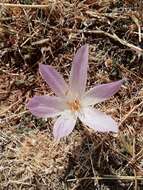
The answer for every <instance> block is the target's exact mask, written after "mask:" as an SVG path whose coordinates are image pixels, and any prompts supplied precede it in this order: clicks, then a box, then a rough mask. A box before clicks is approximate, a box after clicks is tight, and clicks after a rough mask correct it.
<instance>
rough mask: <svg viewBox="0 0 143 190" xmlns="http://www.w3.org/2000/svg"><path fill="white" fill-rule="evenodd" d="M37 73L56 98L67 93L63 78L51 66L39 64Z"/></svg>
mask: <svg viewBox="0 0 143 190" xmlns="http://www.w3.org/2000/svg"><path fill="white" fill-rule="evenodd" d="M39 71H40V73H41V75H42V77H43V79H44V80H45V81H46V82H47V83H48V85H49V86H50V88H51V89H52V90H53V92H54V93H55V94H56V95H57V96H64V95H65V93H66V92H67V91H68V87H67V84H66V82H65V81H64V79H63V77H62V76H61V75H60V74H59V73H58V72H57V71H56V70H55V69H54V68H53V67H52V66H49V65H44V64H40V65H39Z"/></svg>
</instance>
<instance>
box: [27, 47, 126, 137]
mask: <svg viewBox="0 0 143 190" xmlns="http://www.w3.org/2000/svg"><path fill="white" fill-rule="evenodd" d="M87 68H88V46H87V45H84V46H82V47H81V48H80V49H79V50H78V51H77V53H76V54H75V56H74V59H73V64H72V69H71V73H70V77H69V85H67V83H66V82H65V81H64V79H63V78H62V76H61V75H60V74H59V73H58V72H57V71H56V70H55V69H54V68H53V67H52V66H49V65H44V64H40V65H39V70H40V73H41V75H42V77H43V79H44V80H45V81H46V82H47V83H48V85H49V86H50V88H51V89H52V90H53V92H54V93H55V94H56V96H48V95H45V96H34V97H33V98H32V99H31V100H30V101H29V103H28V105H27V107H28V109H29V110H30V112H31V113H32V114H33V115H35V116H37V117H41V118H49V117H57V116H58V118H57V120H56V122H55V124H54V127H53V135H54V137H55V138H56V139H58V140H59V139H60V138H62V137H64V136H67V135H69V134H70V133H71V132H72V130H73V128H74V127H75V124H76V120H77V119H78V118H79V119H80V120H81V121H82V122H83V124H84V125H87V126H88V127H90V128H92V129H94V130H96V131H100V132H109V131H112V132H117V131H118V126H117V123H116V122H115V121H114V120H113V119H112V118H111V117H110V116H108V115H106V114H105V113H102V112H100V111H98V110H96V109H94V108H93V106H94V105H95V104H96V103H99V102H102V101H104V100H106V99H108V98H110V97H111V96H112V95H114V94H115V93H116V92H117V91H118V90H119V88H120V87H121V85H122V82H123V80H119V81H116V82H112V83H108V84H101V85H97V86H95V87H93V88H91V89H90V90H89V91H87V92H86V91H85V88H86V81H87Z"/></svg>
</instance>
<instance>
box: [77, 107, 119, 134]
mask: <svg viewBox="0 0 143 190" xmlns="http://www.w3.org/2000/svg"><path fill="white" fill-rule="evenodd" d="M79 118H80V120H81V121H82V122H83V123H84V124H85V125H87V126H88V127H90V128H92V129H94V130H96V131H100V132H109V131H113V132H117V131H118V126H117V124H116V122H115V121H114V120H113V119H112V118H111V117H110V116H108V115H106V114H104V113H102V112H100V111H98V110H95V109H93V108H84V109H83V112H82V113H81V114H80V115H79Z"/></svg>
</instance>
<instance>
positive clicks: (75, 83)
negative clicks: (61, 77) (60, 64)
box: [69, 45, 88, 96]
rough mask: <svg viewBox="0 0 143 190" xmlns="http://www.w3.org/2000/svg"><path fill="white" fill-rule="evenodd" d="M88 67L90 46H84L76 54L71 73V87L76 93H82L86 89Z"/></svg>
mask: <svg viewBox="0 0 143 190" xmlns="http://www.w3.org/2000/svg"><path fill="white" fill-rule="evenodd" d="M87 67H88V46H87V45H84V46H82V47H81V48H80V49H79V50H78V51H77V53H76V54H75V56H74V59H73V64H72V69H71V74H70V81H69V82H70V88H71V91H72V92H73V93H76V95H79V96H80V95H82V94H83V92H84V91H85V87H86V81H87Z"/></svg>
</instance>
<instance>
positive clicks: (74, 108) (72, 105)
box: [67, 99, 81, 112]
mask: <svg viewBox="0 0 143 190" xmlns="http://www.w3.org/2000/svg"><path fill="white" fill-rule="evenodd" d="M67 104H68V106H69V109H70V110H71V111H72V112H75V111H79V110H80V108H81V105H80V101H79V100H78V99H75V100H74V101H73V102H67Z"/></svg>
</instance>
